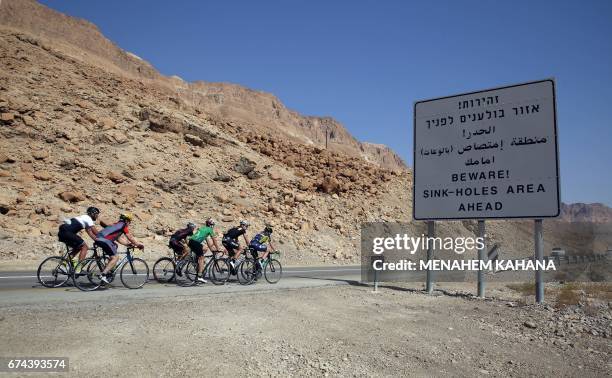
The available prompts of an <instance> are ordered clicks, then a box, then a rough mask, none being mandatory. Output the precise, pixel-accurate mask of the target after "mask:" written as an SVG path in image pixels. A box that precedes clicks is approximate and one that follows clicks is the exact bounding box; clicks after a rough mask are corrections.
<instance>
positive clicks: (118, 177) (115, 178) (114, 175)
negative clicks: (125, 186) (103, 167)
mask: <svg viewBox="0 0 612 378" xmlns="http://www.w3.org/2000/svg"><path fill="white" fill-rule="evenodd" d="M106 177H108V179H109V180H111V181H112V182H114V183H115V184H120V183H122V182H124V181H125V176H123V175H122V174H121V173H119V172H116V171H110V172H108V174H107V175H106Z"/></svg>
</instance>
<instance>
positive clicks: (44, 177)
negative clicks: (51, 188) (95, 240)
mask: <svg viewBox="0 0 612 378" xmlns="http://www.w3.org/2000/svg"><path fill="white" fill-rule="evenodd" d="M34 178H35V179H37V180H40V181H49V180H51V178H52V176H51V175H50V174H49V173H48V172H47V171H38V172H36V173H34Z"/></svg>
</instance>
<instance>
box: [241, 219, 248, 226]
mask: <svg viewBox="0 0 612 378" xmlns="http://www.w3.org/2000/svg"><path fill="white" fill-rule="evenodd" d="M240 225H241V226H242V227H244V228H247V227H249V226H250V224H249V222H248V221H246V220H244V219H243V220H241V221H240Z"/></svg>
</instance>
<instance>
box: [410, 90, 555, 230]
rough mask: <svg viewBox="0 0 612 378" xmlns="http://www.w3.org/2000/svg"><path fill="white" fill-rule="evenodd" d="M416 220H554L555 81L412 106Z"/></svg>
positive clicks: (458, 96)
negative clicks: (552, 218)
mask: <svg viewBox="0 0 612 378" xmlns="http://www.w3.org/2000/svg"><path fill="white" fill-rule="evenodd" d="M413 189H414V192H413V212H414V219H416V220H438V219H489V218H545V217H556V216H558V215H559V211H560V206H559V162H558V153H557V120H556V105H555V83H554V81H552V80H543V81H537V82H532V83H526V84H519V85H513V86H508V87H502V88H495V89H491V90H485V91H479V92H473V93H466V94H461V95H456V96H449V97H443V98H438V99H432V100H426V101H419V102H417V103H415V104H414V187H413Z"/></svg>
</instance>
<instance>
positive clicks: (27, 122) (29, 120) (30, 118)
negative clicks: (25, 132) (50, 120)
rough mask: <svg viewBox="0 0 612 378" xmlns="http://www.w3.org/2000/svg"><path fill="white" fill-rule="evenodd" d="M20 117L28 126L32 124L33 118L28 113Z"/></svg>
mask: <svg viewBox="0 0 612 378" xmlns="http://www.w3.org/2000/svg"><path fill="white" fill-rule="evenodd" d="M21 119H22V120H23V124H24V125H26V126H29V127H32V126H34V118H32V117H30V116H29V115H24V116H21Z"/></svg>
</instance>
